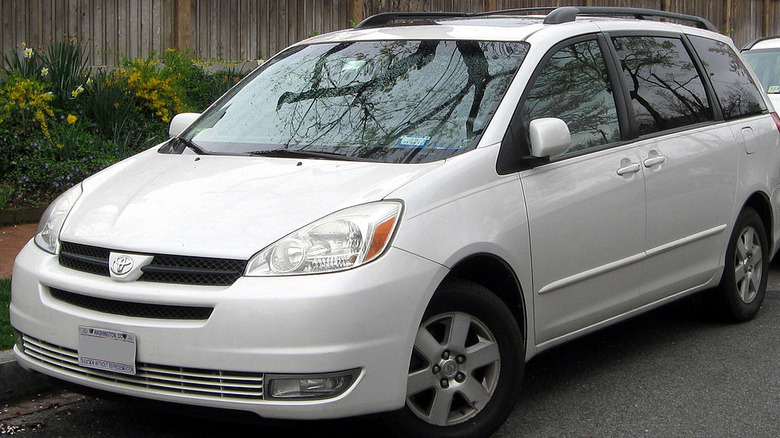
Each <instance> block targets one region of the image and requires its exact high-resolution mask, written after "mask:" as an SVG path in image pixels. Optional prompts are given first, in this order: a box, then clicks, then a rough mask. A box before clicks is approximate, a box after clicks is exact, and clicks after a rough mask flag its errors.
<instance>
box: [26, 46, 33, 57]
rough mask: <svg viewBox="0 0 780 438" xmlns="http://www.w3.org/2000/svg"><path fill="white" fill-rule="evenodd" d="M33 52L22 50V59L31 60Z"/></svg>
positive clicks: (29, 49) (28, 49)
mask: <svg viewBox="0 0 780 438" xmlns="http://www.w3.org/2000/svg"><path fill="white" fill-rule="evenodd" d="M32 55H33V50H32V49H31V48H26V49H24V57H25V58H32Z"/></svg>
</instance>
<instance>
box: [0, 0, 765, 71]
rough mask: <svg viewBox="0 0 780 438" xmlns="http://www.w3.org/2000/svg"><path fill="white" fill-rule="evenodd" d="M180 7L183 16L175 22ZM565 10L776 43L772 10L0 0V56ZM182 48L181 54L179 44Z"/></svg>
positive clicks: (221, 49) (199, 47)
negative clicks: (659, 18)
mask: <svg viewBox="0 0 780 438" xmlns="http://www.w3.org/2000/svg"><path fill="white" fill-rule="evenodd" d="M181 4H186V5H189V6H190V8H189V11H190V12H189V14H185V16H183V17H177V14H176V12H177V10H179V9H178V6H180V5H181ZM564 5H592V6H618V7H625V6H631V7H646V8H655V9H663V10H668V11H672V12H680V13H685V14H691V15H698V16H702V17H704V18H707V19H708V20H710V21H711V22H713V23H714V24H715V25H716V26H718V27H719V28H721V29H722V30H723V31H724V32H729V31H732V30H733V31H732V32H731V33H730V35H731V36H732V38H733V39H734V41H735V43H736V44H737V45H738V46H741V45H743V44H745V43H747V42H749V41H750V40H752V39H754V38H757V37H759V36H764V35H769V34H773V35H776V34H780V0H0V12H1V13H2V17H0V45H2V46H1V47H0V49H2V51H3V52H5V53H9V52H10V51H12V50H18V49H19V47H18V46H19V44H20V43H21V42H22V41H25V42H26V43H28V44H31V45H39V44H43V45H46V46H48V45H49V44H50V43H51V42H52V41H54V40H60V39H62V38H63V37H69V36H76V37H77V38H79V40H81V41H82V42H83V43H84V44H85V45H87V49H88V52H89V54H90V59H91V63H93V64H95V65H115V64H116V63H117V62H118V61H119V60H120V59H121V57H122V56H131V57H147V56H149V54H150V53H151V52H153V51H154V52H158V53H160V52H162V51H163V50H165V48H167V47H174V46H177V47H187V46H189V47H190V50H191V53H192V55H194V56H197V57H199V58H215V57H223V58H226V59H235V60H241V59H246V58H255V57H263V58H268V57H270V56H272V55H274V54H275V53H276V52H278V51H279V50H281V49H283V48H284V47H286V46H288V45H290V44H292V43H295V42H296V41H299V40H302V39H305V38H308V37H309V36H311V35H312V34H314V33H315V32H316V33H325V32H329V31H333V30H338V29H344V28H346V27H348V26H349V23H350V20H354V21H356V22H357V21H360V20H361V19H362V18H364V17H365V16H366V15H367V14H369V13H376V12H385V11H389V10H425V11H463V12H481V11H485V10H497V9H508V8H519V7H539V6H545V7H550V6H564ZM177 20H180V21H178V22H177ZM185 23H186V24H189V26H185V25H184V24H185ZM184 34H186V38H185V37H183V36H182V35H184ZM187 39H189V44H183V43H184V42H185V41H186V40H187Z"/></svg>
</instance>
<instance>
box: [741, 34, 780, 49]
mask: <svg viewBox="0 0 780 438" xmlns="http://www.w3.org/2000/svg"><path fill="white" fill-rule="evenodd" d="M775 38H780V36H777V35H773V36H765V37H761V38H758V39H755V40H753V41H751V42H749V43H747V44H745V46H744V47H742V48H741V49H740V50H739V51H740V52H744V51H745V50H750V49H752V48H753V46H755V45H756V44H758V43H760V42H761V41H766V40H772V39H775Z"/></svg>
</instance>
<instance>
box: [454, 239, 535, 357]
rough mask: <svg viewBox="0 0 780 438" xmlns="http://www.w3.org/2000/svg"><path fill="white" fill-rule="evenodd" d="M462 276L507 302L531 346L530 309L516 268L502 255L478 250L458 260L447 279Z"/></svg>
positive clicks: (525, 345)
mask: <svg viewBox="0 0 780 438" xmlns="http://www.w3.org/2000/svg"><path fill="white" fill-rule="evenodd" d="M451 278H461V279H464V280H468V281H472V282H474V283H477V284H480V285H482V286H484V287H486V288H487V289H489V290H490V291H491V292H493V293H494V294H495V295H496V296H498V298H499V299H501V301H503V302H504V304H506V306H507V307H508V308H509V310H510V311H511V312H512V315H513V316H514V317H515V322H516V323H517V326H518V328H519V329H520V332H521V333H522V336H523V343H524V348H527V346H528V312H527V306H526V303H525V299H524V297H523V289H522V286H521V285H520V281H519V279H518V278H517V275H515V272H514V270H513V269H512V268H511V267H510V266H509V264H508V263H507V262H506V261H504V260H503V259H501V258H500V257H498V256H496V255H493V254H488V253H479V254H473V255H471V256H468V257H466V258H465V259H463V260H461V261H459V262H458V263H456V264H455V265H454V266H453V267H452V269H451V270H450V272H449V274H448V275H447V277H446V278H445V279H444V281H446V280H447V279H451Z"/></svg>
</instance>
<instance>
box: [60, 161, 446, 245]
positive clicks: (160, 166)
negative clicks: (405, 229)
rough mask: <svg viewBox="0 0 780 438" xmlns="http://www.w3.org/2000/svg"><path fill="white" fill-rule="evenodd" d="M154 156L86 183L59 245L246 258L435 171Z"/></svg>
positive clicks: (362, 164)
mask: <svg viewBox="0 0 780 438" xmlns="http://www.w3.org/2000/svg"><path fill="white" fill-rule="evenodd" d="M439 165H440V164H439V163H428V164H386V163H367V162H350V161H330V160H296V159H286V158H267V157H229V156H209V155H203V156H195V155H166V154H159V153H157V152H156V151H155V150H150V151H147V152H144V153H142V154H139V155H137V156H135V157H132V158H130V159H128V160H125V161H123V162H121V163H118V164H117V165H114V166H112V167H110V168H108V169H106V170H104V171H103V172H100V173H98V174H97V175H95V176H93V177H91V178H89V179H87V180H86V181H84V183H83V189H84V193H83V194H82V196H81V198H79V200H78V202H77V203H76V205H75V206H74V208H73V210H72V211H71V212H70V214H69V215H68V218H67V220H66V222H65V225H64V227H63V229H62V232H61V234H60V239H61V240H63V241H68V242H74V243H82V244H86V245H93V246H98V247H103V248H109V249H116V250H122V251H128V252H142V253H156V254H175V255H192V256H206V257H220V258H238V259H248V258H249V257H251V256H252V255H253V254H255V253H256V252H258V251H259V250H261V249H263V248H264V247H266V246H268V245H269V244H271V243H273V242H275V241H276V240H278V239H280V238H282V237H284V236H285V235H287V234H289V233H291V232H293V231H295V230H297V229H298V228H300V227H302V226H304V225H307V224H309V223H311V222H313V221H315V220H317V219H319V218H321V217H323V216H325V215H327V214H330V213H332V212H334V211H336V210H339V209H342V208H346V207H349V206H352V205H357V204H362V203H366V202H370V201H376V200H380V199H382V198H383V197H385V196H387V195H388V194H389V193H390V192H391V191H393V190H394V189H396V188H398V187H400V186H402V185H404V184H406V183H408V182H409V181H412V180H413V179H415V178H416V177H418V176H420V175H422V174H423V173H426V172H428V171H430V170H431V169H433V168H435V167H437V166H439Z"/></svg>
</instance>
